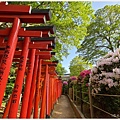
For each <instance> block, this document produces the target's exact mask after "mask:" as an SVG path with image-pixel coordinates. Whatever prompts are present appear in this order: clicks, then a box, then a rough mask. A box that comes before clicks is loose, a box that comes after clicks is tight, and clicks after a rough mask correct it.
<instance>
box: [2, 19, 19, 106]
mask: <svg viewBox="0 0 120 120" xmlns="http://www.w3.org/2000/svg"><path fill="white" fill-rule="evenodd" d="M19 25H20V20H19V19H18V18H15V19H14V22H13V27H12V30H11V33H10V36H9V39H8V41H7V45H6V49H5V51H4V54H3V57H2V59H1V63H0V106H1V103H2V99H3V96H4V91H5V87H6V83H7V80H8V75H9V71H10V67H11V64H12V59H13V56H14V51H15V48H16V45H17V34H18V31H19Z"/></svg>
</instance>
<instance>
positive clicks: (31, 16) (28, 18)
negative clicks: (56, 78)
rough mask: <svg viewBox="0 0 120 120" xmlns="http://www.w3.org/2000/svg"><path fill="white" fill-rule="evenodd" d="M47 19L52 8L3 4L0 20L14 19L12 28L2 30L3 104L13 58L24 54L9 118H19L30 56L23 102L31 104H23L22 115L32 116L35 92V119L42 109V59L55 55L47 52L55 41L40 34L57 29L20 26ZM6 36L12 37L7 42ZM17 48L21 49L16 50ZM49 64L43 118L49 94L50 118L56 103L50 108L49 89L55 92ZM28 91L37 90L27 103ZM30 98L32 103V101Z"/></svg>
mask: <svg viewBox="0 0 120 120" xmlns="http://www.w3.org/2000/svg"><path fill="white" fill-rule="evenodd" d="M8 13H9V15H8ZM45 18H46V20H50V11H49V10H38V9H34V10H32V11H31V8H30V6H22V5H20V6H19V5H6V3H5V2H3V3H2V2H1V3H0V22H13V26H12V28H6V29H4V30H0V45H1V49H2V51H0V55H1V54H3V57H2V58H1V64H0V86H1V87H0V95H1V97H0V105H1V103H2V99H3V94H4V91H5V87H6V83H7V77H8V75H9V70H10V67H11V64H12V61H15V59H13V58H19V57H20V56H21V57H20V63H19V67H18V72H17V77H16V81H15V86H14V90H13V93H12V95H11V97H10V99H9V102H8V105H7V107H6V109H5V112H4V115H3V118H5V117H6V116H7V114H8V111H9V114H8V118H16V115H17V109H18V107H17V106H18V103H19V98H20V93H21V90H22V81H23V80H22V79H21V78H23V77H24V72H25V68H26V63H27V59H28V58H29V63H30V64H29V66H28V75H27V78H26V86H25V87H26V88H25V91H24V94H25V95H24V96H23V101H24V102H23V103H24V105H26V104H27V105H26V108H27V106H28V109H26V110H25V107H24V105H23V103H22V108H21V113H20V118H26V117H27V118H30V115H31V110H32V107H31V108H30V109H29V107H30V106H31V105H32V104H31V102H30V101H32V100H33V98H34V93H35V91H36V95H35V106H34V108H35V112H34V118H38V112H37V111H38V106H39V102H38V101H37V100H38V99H39V100H40V98H39V97H40V96H39V95H38V94H39V83H40V78H41V70H42V68H41V67H42V61H43V60H42V59H50V58H51V56H52V55H53V54H52V55H51V53H50V52H47V50H48V51H51V50H52V48H51V47H52V46H51V44H50V41H52V42H53V41H54V39H53V38H52V39H51V40H50V38H39V37H49V32H51V31H54V30H53V27H51V28H52V29H51V28H50V27H49V30H48V28H47V26H46V27H44V28H42V27H41V28H40V27H36V28H34V27H31V28H29V27H28V28H27V27H26V29H27V31H25V30H24V29H23V28H20V24H21V23H24V22H26V23H44V22H45ZM20 22H21V23H20ZM40 29H41V30H40ZM32 32H33V33H32ZM51 33H52V32H51ZM53 33H54V32H53ZM5 36H8V40H7V41H6V39H4V38H5ZM18 36H21V37H25V39H24V41H23V42H22V41H19V38H18ZM30 37H35V38H31V39H30ZM36 37H37V38H36ZM40 39H41V42H36V41H38V40H40ZM42 40H45V41H42ZM17 41H19V42H17ZM32 41H34V42H32ZM41 44H42V45H44V47H42V46H40V45H41ZM48 44H49V45H48ZM22 45H23V47H22ZM5 47H6V48H5ZM21 47H22V51H19V49H20V48H21ZM40 47H42V48H41V49H40ZM4 49H5V50H4ZM15 49H16V50H17V51H15ZM29 49H30V50H29ZM36 49H38V50H36ZM3 50H4V51H3ZM29 51H30V52H29ZM44 51H46V52H44ZM28 53H29V55H28ZM6 54H7V57H6ZM28 56H29V57H28ZM46 56H47V57H46ZM48 67H49V66H48V64H47V65H46V72H45V75H46V77H45V79H44V89H43V90H44V92H43V95H42V104H41V111H40V118H45V116H44V114H45V112H44V111H45V108H44V106H45V101H46V96H45V94H47V108H46V110H47V111H46V117H49V116H50V112H51V108H52V107H50V104H51V106H52V105H53V103H52V102H51V103H50V104H49V107H48V101H49V100H50V98H49V96H48V95H49V94H48V92H49V91H53V90H51V89H53V85H52V86H51V87H49V85H50V84H49V82H50V81H49V80H48V79H49V77H48V76H49V74H48ZM54 70H55V69H54ZM30 73H31V74H30ZM32 73H33V74H32ZM32 75H33V76H32ZM52 75H54V74H52ZM36 76H37V82H38V84H37V86H36V90H35V82H36V80H35V79H36ZM20 77H21V78H20ZM3 79H4V82H3ZM30 79H31V82H32V86H33V87H32V86H31V89H30ZM21 80H22V81H21ZM28 80H29V82H28ZM46 85H47V86H48V88H51V89H47V88H46ZM54 85H55V84H54ZM57 86H58V85H57ZM60 86H62V83H61V85H59V88H60V89H61V87H60ZM55 87H56V86H55ZM1 88H3V89H1ZM57 89H58V87H57ZM27 91H29V92H30V91H33V92H31V94H30V96H29V97H27V102H26V99H25V97H26V96H27V93H28V92H27ZM45 91H46V92H47V93H46V92H45ZM16 92H17V94H16ZM37 93H38V94H37ZM58 94H60V92H57V94H56V97H54V98H56V99H57V98H58V96H59V95H58ZM17 95H18V96H17ZM31 95H32V97H31ZM53 95H54V93H53ZM48 98H49V99H48ZM28 99H29V102H28ZM56 99H54V102H55V101H56ZM32 102H33V101H32ZM49 102H50V101H49ZM9 108H10V109H9Z"/></svg>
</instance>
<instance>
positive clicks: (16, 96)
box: [8, 37, 30, 118]
mask: <svg viewBox="0 0 120 120" xmlns="http://www.w3.org/2000/svg"><path fill="white" fill-rule="evenodd" d="M29 42H30V39H29V37H26V38H25V40H24V46H23V49H22V53H21V58H20V63H19V67H18V71H17V76H16V80H15V85H14V89H13V93H12V101H11V105H10V110H9V114H8V118H16V117H17V111H18V105H19V100H20V94H21V91H22V84H23V80H24V73H25V67H26V62H27V57H28V51H29V49H28V46H29Z"/></svg>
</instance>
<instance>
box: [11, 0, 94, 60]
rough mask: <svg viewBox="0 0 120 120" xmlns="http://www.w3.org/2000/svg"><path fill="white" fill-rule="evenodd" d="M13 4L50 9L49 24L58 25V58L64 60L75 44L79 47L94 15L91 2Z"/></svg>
mask: <svg viewBox="0 0 120 120" xmlns="http://www.w3.org/2000/svg"><path fill="white" fill-rule="evenodd" d="M11 4H24V5H30V6H32V8H39V9H43V8H44V9H50V10H51V13H52V17H51V20H50V22H47V25H55V26H56V35H55V36H56V38H57V42H56V49H55V50H54V51H55V52H56V58H57V59H59V60H62V57H63V56H67V55H68V54H69V53H68V50H69V49H72V47H73V46H75V47H77V48H79V46H80V39H83V38H84V37H85V36H86V33H87V28H86V27H87V26H88V25H89V23H90V20H91V19H92V18H93V17H94V15H93V9H92V7H91V2H84V1H82V2H67V1H65V2H64V1H58V2H54V1H49V2H42V1H38V2H11Z"/></svg>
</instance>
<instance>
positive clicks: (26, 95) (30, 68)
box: [20, 49, 36, 118]
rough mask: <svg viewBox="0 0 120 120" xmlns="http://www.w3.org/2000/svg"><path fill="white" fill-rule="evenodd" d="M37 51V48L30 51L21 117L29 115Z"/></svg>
mask: <svg viewBox="0 0 120 120" xmlns="http://www.w3.org/2000/svg"><path fill="white" fill-rule="evenodd" d="M35 51H36V49H32V50H31V51H30V59H29V66H28V73H27V77H26V83H25V89H24V94H23V99H22V106H21V112H20V118H26V116H27V108H28V102H29V95H30V87H31V82H32V75H33V68H34V62H35Z"/></svg>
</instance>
